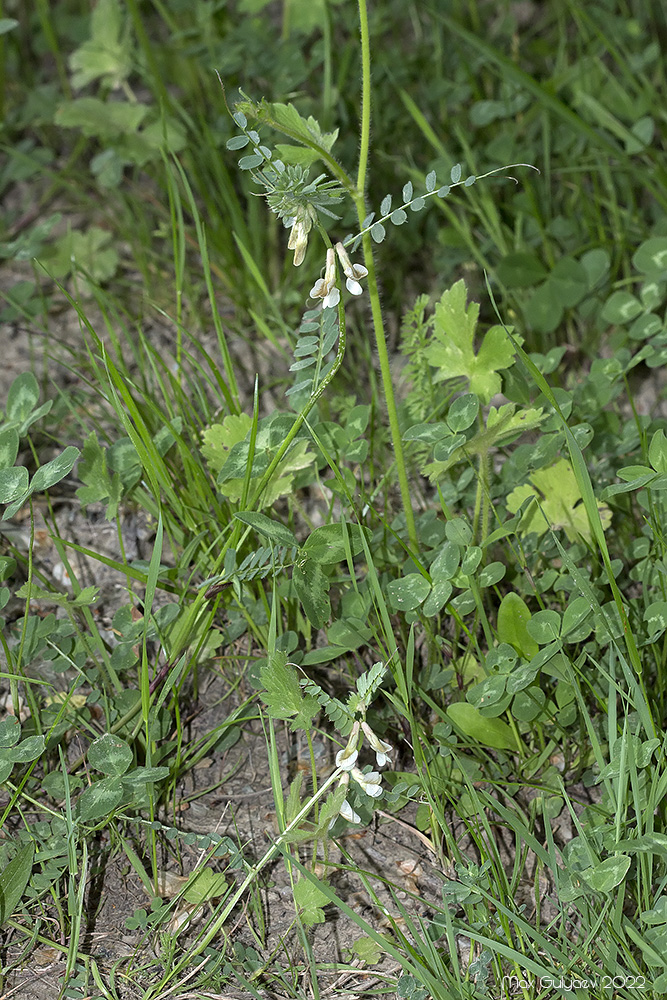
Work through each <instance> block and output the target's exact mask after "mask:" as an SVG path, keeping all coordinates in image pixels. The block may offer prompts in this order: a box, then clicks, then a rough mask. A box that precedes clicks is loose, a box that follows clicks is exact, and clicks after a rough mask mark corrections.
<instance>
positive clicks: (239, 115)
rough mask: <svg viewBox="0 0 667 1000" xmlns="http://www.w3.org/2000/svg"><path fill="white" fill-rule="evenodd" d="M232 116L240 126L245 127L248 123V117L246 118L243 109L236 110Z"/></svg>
mask: <svg viewBox="0 0 667 1000" xmlns="http://www.w3.org/2000/svg"><path fill="white" fill-rule="evenodd" d="M232 118H233V119H234V121H235V122H236V124H237V125H238V127H239V128H245V127H246V125H247V124H248V119H247V118H246V116H245V115H244V114H243V112H242V111H237V112H235V113H234V114H233V115H232Z"/></svg>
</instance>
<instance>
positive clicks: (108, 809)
mask: <svg viewBox="0 0 667 1000" xmlns="http://www.w3.org/2000/svg"><path fill="white" fill-rule="evenodd" d="M122 797H123V785H122V783H121V780H120V778H118V777H114V778H102V779H101V780H100V781H96V782H94V783H93V784H92V785H89V786H88V788H84V790H83V791H82V792H81V795H80V796H79V798H78V800H77V809H78V813H79V817H80V818H81V820H82V822H84V823H93V822H95V821H96V820H98V819H102V818H103V817H104V816H109V815H110V814H111V813H112V812H113V811H114V809H115V808H116V806H117V805H118V803H119V802H120V800H121V799H122Z"/></svg>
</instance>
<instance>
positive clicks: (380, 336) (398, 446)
mask: <svg viewBox="0 0 667 1000" xmlns="http://www.w3.org/2000/svg"><path fill="white" fill-rule="evenodd" d="M359 29H360V36H361V137H360V144H359V170H358V174H357V192H356V195H355V199H354V200H355V206H356V209H357V216H358V219H359V228H360V229H363V222H364V219H365V218H366V214H367V213H366V200H365V197H364V191H365V187H366V174H367V171H368V150H369V146H370V131H371V54H370V53H371V50H370V35H369V31H368V8H367V6H366V0H359ZM362 247H363V251H364V264H365V266H366V268H367V270H368V291H369V295H370V299H371V315H372V317H373V331H374V333H375V342H376V345H377V351H378V359H379V361H380V373H381V376H382V388H383V391H384V398H385V403H386V406H387V415H388V417H389V430H390V432H391V441H392V445H393V448H394V459H395V461H396V469H397V471H398V484H399V487H400V491H401V500H402V502H403V510H404V513H405V521H406V525H407V529H408V539H409V542H410V547H411V548H412V549H413V550H414V551H415V552H416V551H417V549H418V544H417V529H416V527H415V518H414V514H413V512H412V498H411V496H410V484H409V482H408V474H407V470H406V466H405V456H404V454H403V442H402V440H401V430H400V426H399V422H398V408H397V406H396V397H395V395H394V386H393V382H392V379H391V367H390V364H389V352H388V351H387V337H386V334H385V329H384V321H383V318H382V306H381V305H380V293H379V290H378V285H377V277H376V274H375V265H374V262H373V247H372V243H371V238H370V235H369V233H365V234H364V237H363V240H362Z"/></svg>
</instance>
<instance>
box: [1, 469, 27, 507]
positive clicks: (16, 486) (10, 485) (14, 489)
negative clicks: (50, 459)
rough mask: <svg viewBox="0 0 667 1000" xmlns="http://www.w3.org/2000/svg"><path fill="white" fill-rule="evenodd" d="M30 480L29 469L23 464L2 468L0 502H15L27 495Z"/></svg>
mask: <svg viewBox="0 0 667 1000" xmlns="http://www.w3.org/2000/svg"><path fill="white" fill-rule="evenodd" d="M29 482H30V476H29V474H28V470H27V469H26V468H25V466H23V465H19V466H16V467H12V468H11V469H0V503H13V502H14V501H15V500H18V498H19V497H23V496H27V493H28V485H29ZM6 516H7V512H6V511H5V517H6Z"/></svg>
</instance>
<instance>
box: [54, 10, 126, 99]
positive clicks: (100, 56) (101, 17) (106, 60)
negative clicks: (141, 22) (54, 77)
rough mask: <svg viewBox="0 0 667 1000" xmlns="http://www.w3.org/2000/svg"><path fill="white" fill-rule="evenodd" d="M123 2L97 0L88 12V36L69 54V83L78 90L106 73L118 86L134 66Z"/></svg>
mask: <svg viewBox="0 0 667 1000" xmlns="http://www.w3.org/2000/svg"><path fill="white" fill-rule="evenodd" d="M126 16H127V15H126V9H125V6H124V5H123V6H121V4H120V2H119V0H98V2H97V3H96V4H95V6H94V7H93V10H92V13H91V16H90V38H89V39H87V40H86V41H85V42H83V44H82V45H80V46H79V48H78V49H76V50H75V51H74V52H73V53H72V55H71V56H70V59H69V63H70V68H71V70H72V86H73V87H74V89H75V90H81V89H82V88H83V87H86V86H88V84H89V83H91V82H92V81H93V80H98V79H99V78H100V77H106V78H107V83H108V85H109V86H110V87H111V88H116V87H119V86H120V85H121V84H122V83H123V82H124V81H125V80H127V78H128V76H129V75H130V73H131V72H132V70H133V68H134V61H133V53H132V43H131V36H130V34H129V32H127V31H126V30H124V20H125V18H126Z"/></svg>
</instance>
